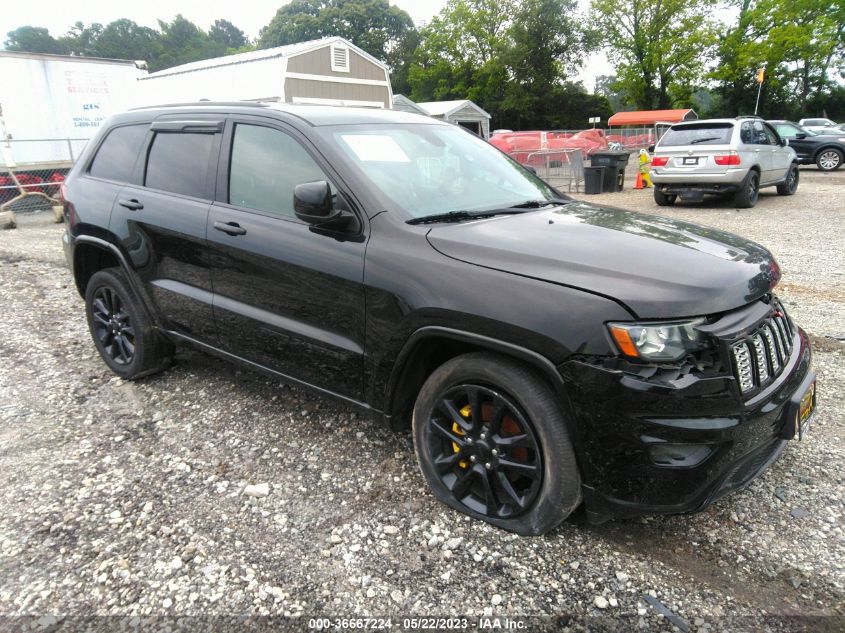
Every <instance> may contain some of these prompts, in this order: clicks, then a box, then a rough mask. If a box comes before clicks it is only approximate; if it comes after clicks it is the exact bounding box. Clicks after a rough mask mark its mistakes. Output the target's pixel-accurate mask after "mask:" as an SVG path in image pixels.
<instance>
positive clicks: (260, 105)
mask: <svg viewBox="0 0 845 633" xmlns="http://www.w3.org/2000/svg"><path fill="white" fill-rule="evenodd" d="M184 106H211V107H213V106H218V107H224V108H228V107H232V106H245V107H247V108H266V107H267V104H266V103H262V102H260V101H188V102H186V103H160V104H157V105H148V106H138V107H135V108H129V109H130V110H154V109H155V108H178V107H184Z"/></svg>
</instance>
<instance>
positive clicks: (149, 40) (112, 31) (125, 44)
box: [94, 18, 161, 68]
mask: <svg viewBox="0 0 845 633" xmlns="http://www.w3.org/2000/svg"><path fill="white" fill-rule="evenodd" d="M158 38H159V35H158V33H157V32H156V31H155V30H153V29H151V28H148V27H146V26H140V25H138V24H136V23H135V22H133V21H132V20H127V19H125V18H123V19H120V20H115V21H114V22H110V23H109V24H107V25H106V26H105V27H104V28H103V31H102V33H100V35H99V36H98V37H97V40H96V44H95V45H94V51H95V53H96V55H97V56H98V57H111V58H114V59H143V60H146V61H147V62H148V63H149V64H150V67H151V68H152V67H153V64H154V61H155V60H156V59H157V58H158V56H159V54H160V50H161V46H160V43H159V39H158Z"/></svg>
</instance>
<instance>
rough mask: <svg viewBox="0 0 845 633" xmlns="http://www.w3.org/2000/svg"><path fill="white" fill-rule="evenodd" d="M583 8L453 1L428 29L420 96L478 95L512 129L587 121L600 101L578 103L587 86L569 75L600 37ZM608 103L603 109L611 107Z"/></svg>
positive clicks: (570, 0) (567, 2)
mask: <svg viewBox="0 0 845 633" xmlns="http://www.w3.org/2000/svg"><path fill="white" fill-rule="evenodd" d="M575 7H576V3H575V1H574V0H523V1H522V2H516V1H515V0H451V1H450V2H449V3H448V4H447V5H446V7H445V8H444V9H443V11H441V13H440V14H439V15H438V16H436V17H435V18H434V19H433V20H432V21H431V23H430V24H429V25H428V26H427V27H426V28H425V29H423V31H422V33H421V36H422V41H421V43H420V46H419V48H418V49H417V52H416V54H415V57H414V64H413V66H412V67H411V69H410V72H409V81H410V84H411V87H412V93H411V96H412V98H414V99H416V100H418V101H429V100H444V99H471V100H472V101H474V102H476V103H478V104H479V105H480V106H481V107H482V108H484V109H485V110H487V111H488V112H489V113H490V114H491V115H492V116H493V117H494V119H495V121H496V124H497V125H499V126H505V127H513V128H524V127H546V128H548V127H560V126H561V125H564V121H570V120H571V121H574V120H577V121H579V122H580V121H582V123H580V124H581V125H586V123H587V121H586V119H587V117H588V116H591V114H593V113H592V112H590V111H589V108H591V107H593V106H585V105H584V104H581V105H579V106H578V107H584V108H585V109H584V110H576V109H574V108H570V105H569V104H570V103H571V102H572V101H577V100H578V99H576V95H577V96H578V97H579V98H580V97H581V96H585V95H586V91H584V89H583V87H582V86H580V85H576V84H573V83H571V82H567V81H566V78H567V76H568V75H571V74H574V71H575V70H576V69H577V68H578V67H579V66H580V65H581V60H582V59H583V57H584V53H585V51H586V50H588V49H589V48H590V47H591V45H592V41H593V39H594V35H593V34H592V33H591V32H590V31H588V30H586V29H583V28H582V27H581V25H580V23H579V21H578V18H577V16H576V15H575V14H574V10H575ZM600 101H601V102H602V104H603V106H596V107H598V108H599V109H603V108H608V106H607V104H606V100H604V99H600ZM570 114H572V115H573V117H572V118H571V119H570V117H569V115H570ZM595 114H600V113H598V112H597V113H595Z"/></svg>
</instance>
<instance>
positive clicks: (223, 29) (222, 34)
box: [208, 20, 248, 49]
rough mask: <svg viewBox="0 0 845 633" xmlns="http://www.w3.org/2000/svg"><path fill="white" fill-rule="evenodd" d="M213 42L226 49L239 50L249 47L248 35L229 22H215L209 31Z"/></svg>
mask: <svg viewBox="0 0 845 633" xmlns="http://www.w3.org/2000/svg"><path fill="white" fill-rule="evenodd" d="M208 36H209V37H210V38H211V40H212V41H213V42H215V43H217V44H219V45H220V46H223V47H224V48H226V49H230V48H233V49H238V48H242V47H244V46H246V45H247V43H248V42H247V39H246V35H244V32H243V31H241V30H240V29H239V28H238V27H236V26H235V25H234V24H232V23H231V22H229V21H228V20H215V21H214V24H212V25H211V28H210V29H209V30H208Z"/></svg>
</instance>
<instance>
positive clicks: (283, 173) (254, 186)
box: [229, 123, 328, 217]
mask: <svg viewBox="0 0 845 633" xmlns="http://www.w3.org/2000/svg"><path fill="white" fill-rule="evenodd" d="M315 180H328V178H327V177H326V175H325V174H324V173H323V171H322V170H321V169H320V167H319V166H318V165H317V163H315V162H314V159H313V158H311V156H310V155H309V154H308V152H306V151H305V149H304V148H303V147H302V146H301V145H300V144H299V143H298V142H297V141H296V140H295V139H293V138H292V137H291V136H289V135H287V134H285V133H284V132H281V131H279V130H274V129H272V128H267V127H261V126H258V125H246V124H242V123H239V124H237V125H236V126H235V136H234V140H233V141H232V159H231V162H230V163H229V204H234V205H237V206H239V207H246V208H248V209H256V210H258V211H267V212H269V213H277V214H279V215H284V216H289V217H295V216H294V212H293V190H294V187H296V185H299V184H302V183H304V182H314V181H315Z"/></svg>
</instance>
